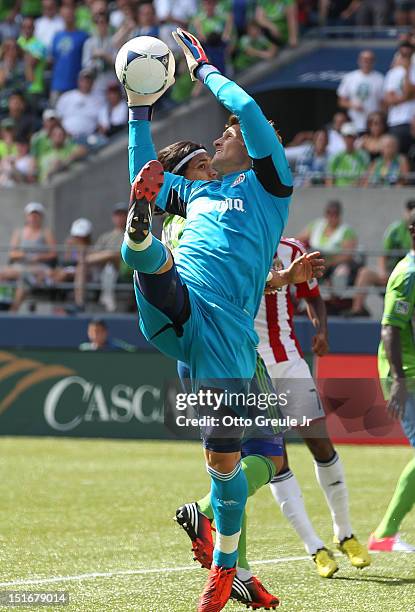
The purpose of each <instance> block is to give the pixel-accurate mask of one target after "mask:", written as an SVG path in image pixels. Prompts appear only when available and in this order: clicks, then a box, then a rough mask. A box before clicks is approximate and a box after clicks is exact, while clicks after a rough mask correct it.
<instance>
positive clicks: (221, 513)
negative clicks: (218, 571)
mask: <svg viewBox="0 0 415 612" xmlns="http://www.w3.org/2000/svg"><path fill="white" fill-rule="evenodd" d="M207 471H208V473H209V474H210V476H211V479H212V480H211V503H212V508H213V516H214V518H215V524H216V543H215V550H214V552H213V562H214V564H215V565H218V566H220V567H228V568H229V567H234V566H235V564H236V560H237V558H238V542H239V535H240V531H241V526H242V517H243V513H244V509H245V504H246V500H247V497H248V484H247V481H246V477H245V474H244V473H243V471H242V469H241V464H240V463H238V464H237V466H236V467H235V469H234V470H233V471H232V472H230V473H229V474H221V473H220V472H217V471H216V470H214V469H212V468H210V467H208V468H207Z"/></svg>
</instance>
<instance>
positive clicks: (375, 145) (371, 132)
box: [356, 112, 387, 161]
mask: <svg viewBox="0 0 415 612" xmlns="http://www.w3.org/2000/svg"><path fill="white" fill-rule="evenodd" d="M386 132H387V125H386V116H385V115H384V113H381V112H376V113H370V115H369V117H368V118H367V132H366V134H364V135H363V136H361V137H360V138H358V139H357V141H356V148H357V149H362V150H363V151H366V153H367V154H368V155H369V157H370V159H371V161H373V160H374V159H375V158H376V157H378V156H379V155H380V154H381V151H382V138H383V136H384V135H385V134H386Z"/></svg>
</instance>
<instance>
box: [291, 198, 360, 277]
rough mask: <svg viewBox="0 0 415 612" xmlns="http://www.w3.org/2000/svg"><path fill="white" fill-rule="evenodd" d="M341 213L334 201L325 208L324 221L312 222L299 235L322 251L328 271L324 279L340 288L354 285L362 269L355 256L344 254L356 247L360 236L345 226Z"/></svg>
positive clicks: (312, 246) (301, 238)
mask: <svg viewBox="0 0 415 612" xmlns="http://www.w3.org/2000/svg"><path fill="white" fill-rule="evenodd" d="M342 214H343V207H342V205H341V203H340V202H338V201H337V200H332V201H330V202H328V204H327V206H326V208H325V211H324V218H322V219H316V220H315V221H312V222H311V223H309V225H307V227H306V228H305V229H304V230H303V231H302V232H301V233H300V234H299V235H298V236H297V238H298V240H300V241H301V242H303V243H305V244H307V245H308V246H309V247H310V248H311V249H312V250H313V251H320V252H321V253H322V254H323V255H324V257H325V258H326V271H325V274H324V277H323V278H324V280H327V281H330V282H331V284H332V285H333V286H334V287H337V288H339V287H342V288H344V287H345V286H346V285H350V284H353V281H354V278H355V276H356V272H357V270H358V267H359V265H358V263H357V262H356V261H355V260H354V257H353V254H352V253H344V251H352V250H353V249H355V248H356V247H357V235H356V232H355V231H354V230H353V229H352V228H351V227H350V226H349V225H347V224H346V223H343V221H342Z"/></svg>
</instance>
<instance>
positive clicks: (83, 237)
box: [0, 128, 131, 312]
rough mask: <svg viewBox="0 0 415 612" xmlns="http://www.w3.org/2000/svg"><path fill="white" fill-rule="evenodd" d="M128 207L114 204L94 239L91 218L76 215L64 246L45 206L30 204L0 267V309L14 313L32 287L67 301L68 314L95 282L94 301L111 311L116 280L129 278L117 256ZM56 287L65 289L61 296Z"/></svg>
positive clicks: (81, 303)
mask: <svg viewBox="0 0 415 612" xmlns="http://www.w3.org/2000/svg"><path fill="white" fill-rule="evenodd" d="M55 129H56V128H55ZM59 129H62V128H59ZM127 210H128V205H127V204H126V203H124V202H118V203H116V204H115V205H114V206H113V207H112V211H111V214H110V215H109V217H110V218H108V225H109V226H110V225H111V226H112V227H111V228H110V229H109V230H108V231H107V232H104V233H103V234H101V235H100V236H98V238H97V239H96V241H93V239H92V236H93V225H92V223H91V221H90V220H89V219H86V218H79V219H75V220H74V221H73V223H72V225H71V228H70V231H69V235H68V236H67V238H66V240H65V244H64V247H63V249H58V248H57V244H56V239H55V236H54V234H53V232H52V230H51V229H50V228H48V227H47V226H46V224H45V208H44V206H43V205H42V204H41V203H39V202H29V203H28V204H27V205H26V206H25V209H24V220H23V222H22V226H21V227H19V228H16V229H15V230H14V232H13V234H12V237H11V241H10V248H9V253H8V264H7V265H6V266H3V267H0V309H2V310H9V311H10V312H17V311H18V310H19V309H20V307H21V305H22V303H23V301H24V300H25V299H26V297H27V296H28V295H29V294H30V293H32V292H33V290H42V291H43V292H45V291H48V292H49V294H50V295H52V293H54V297H55V298H59V297H61V298H63V301H68V302H69V304H70V305H69V307H68V309H67V311H68V312H69V311H70V312H77V311H80V310H83V308H84V305H85V301H86V298H87V289H88V284H90V283H95V285H97V295H95V294H94V300H97V301H99V303H100V304H101V306H102V307H103V308H104V309H105V310H106V311H108V312H113V311H115V310H116V308H117V303H116V298H115V289H116V284H117V283H122V282H128V283H130V282H131V270H129V268H128V267H127V266H126V265H125V264H124V262H123V261H122V260H121V256H120V248H121V244H122V240H123V236H124V230H125V224H126V221H127ZM56 290H62V291H63V293H62V291H61V294H60V296H59V295H57V294H56ZM130 293H131V292H130ZM57 301H59V300H57Z"/></svg>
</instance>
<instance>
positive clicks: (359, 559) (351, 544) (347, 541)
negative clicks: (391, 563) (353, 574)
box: [334, 534, 372, 569]
mask: <svg viewBox="0 0 415 612" xmlns="http://www.w3.org/2000/svg"><path fill="white" fill-rule="evenodd" d="M334 543H335V544H336V546H337V548H338V549H339V550H340V551H341V552H342V553H343V554H344V555H346V557H348V558H349V561H350V563H351V564H352V565H353V567H357V568H358V569H362V568H363V567H367V566H368V565H370V564H371V562H372V560H371V558H370V555H369V553H368V552H367V548H366V546H364V545H363V544H361V543H360V542H359V540H358V539H357V538H356V537H355V536H354V535H353V534H352V535H351V536H350V538H344V539H343V540H342V541H341V542H339V541H338V540H337V539H336V538H334Z"/></svg>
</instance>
